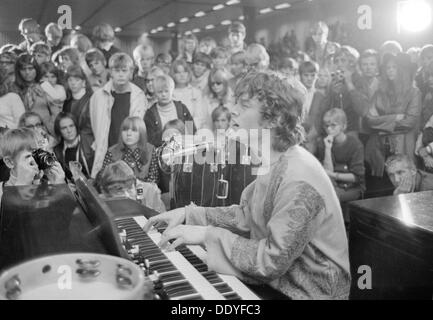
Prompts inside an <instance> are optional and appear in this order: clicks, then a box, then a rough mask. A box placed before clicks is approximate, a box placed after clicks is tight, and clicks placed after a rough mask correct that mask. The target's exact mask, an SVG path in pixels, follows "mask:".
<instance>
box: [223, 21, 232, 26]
mask: <svg viewBox="0 0 433 320" xmlns="http://www.w3.org/2000/svg"><path fill="white" fill-rule="evenodd" d="M231 23H232V22H231V21H230V20H224V21H221V24H222V25H223V26H227V25H229V24H231Z"/></svg>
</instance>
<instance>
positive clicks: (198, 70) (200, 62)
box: [191, 52, 212, 96]
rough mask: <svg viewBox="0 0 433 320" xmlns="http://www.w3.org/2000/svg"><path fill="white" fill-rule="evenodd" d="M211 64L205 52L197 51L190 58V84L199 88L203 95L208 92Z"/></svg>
mask: <svg viewBox="0 0 433 320" xmlns="http://www.w3.org/2000/svg"><path fill="white" fill-rule="evenodd" d="M211 66H212V59H211V58H210V57H209V56H208V55H207V54H205V53H201V52H197V53H196V54H195V55H194V58H193V60H192V72H193V78H192V81H191V84H192V86H193V87H195V88H197V89H200V90H201V92H202V94H203V96H206V95H207V94H208V92H209V85H208V82H209V73H210V69H211Z"/></svg>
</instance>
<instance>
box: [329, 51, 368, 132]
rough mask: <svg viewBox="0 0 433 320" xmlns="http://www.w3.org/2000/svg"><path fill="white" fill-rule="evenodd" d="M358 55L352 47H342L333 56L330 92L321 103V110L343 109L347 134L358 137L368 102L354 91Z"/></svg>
mask: <svg viewBox="0 0 433 320" xmlns="http://www.w3.org/2000/svg"><path fill="white" fill-rule="evenodd" d="M358 57H359V53H358V52H357V51H356V50H355V49H354V48H352V47H348V46H342V47H341V49H340V50H339V51H337V52H336V53H335V55H334V67H335V69H334V70H335V71H334V72H333V73H332V74H331V76H332V77H331V84H330V90H329V91H328V94H327V95H326V97H325V100H324V102H323V110H324V111H326V110H329V109H332V108H340V109H343V110H344V112H345V113H346V116H347V133H350V134H356V135H358V133H359V130H360V119H361V118H362V117H364V116H365V115H366V114H367V112H368V107H369V104H368V101H366V100H365V99H362V95H361V94H360V92H359V91H358V90H356V88H355V85H354V83H353V75H354V73H355V72H356V67H357V59H358Z"/></svg>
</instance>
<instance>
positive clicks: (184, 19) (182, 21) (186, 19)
mask: <svg viewBox="0 0 433 320" xmlns="http://www.w3.org/2000/svg"><path fill="white" fill-rule="evenodd" d="M188 20H189V19H188V18H187V17H185V18H182V19H180V20H179V22H180V23H184V22H187V21H188Z"/></svg>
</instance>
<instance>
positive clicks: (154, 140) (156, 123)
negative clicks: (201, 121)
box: [144, 101, 196, 147]
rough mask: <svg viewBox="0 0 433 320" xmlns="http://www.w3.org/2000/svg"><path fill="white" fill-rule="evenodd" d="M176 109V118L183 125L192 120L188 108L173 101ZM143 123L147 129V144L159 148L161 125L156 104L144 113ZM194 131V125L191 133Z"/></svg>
mask: <svg viewBox="0 0 433 320" xmlns="http://www.w3.org/2000/svg"><path fill="white" fill-rule="evenodd" d="M173 102H174V105H175V107H176V112H177V118H178V119H179V120H181V121H183V123H185V122H186V121H192V122H193V123H194V120H193V118H192V116H191V113H190V112H189V111H188V108H187V107H186V106H185V105H184V104H183V103H182V102H180V101H173ZM144 122H145V123H146V129H147V137H148V141H149V143H151V144H153V145H154V146H155V147H159V146H160V145H161V144H162V129H163V128H162V125H161V117H160V116H159V113H158V108H157V103H154V104H153V105H152V107H151V108H150V109H149V110H147V111H146V114H145V116H144ZM195 131H196V126H195V124H194V127H193V133H195Z"/></svg>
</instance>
